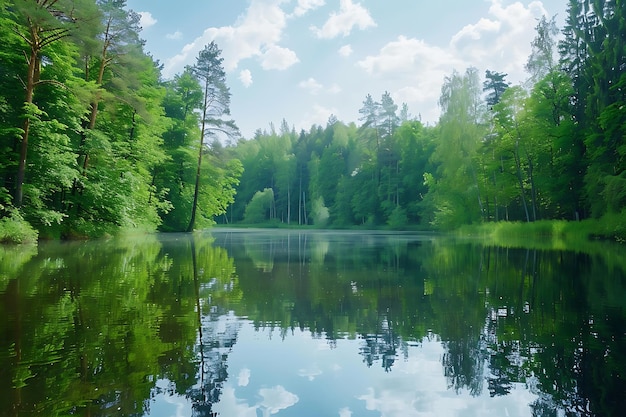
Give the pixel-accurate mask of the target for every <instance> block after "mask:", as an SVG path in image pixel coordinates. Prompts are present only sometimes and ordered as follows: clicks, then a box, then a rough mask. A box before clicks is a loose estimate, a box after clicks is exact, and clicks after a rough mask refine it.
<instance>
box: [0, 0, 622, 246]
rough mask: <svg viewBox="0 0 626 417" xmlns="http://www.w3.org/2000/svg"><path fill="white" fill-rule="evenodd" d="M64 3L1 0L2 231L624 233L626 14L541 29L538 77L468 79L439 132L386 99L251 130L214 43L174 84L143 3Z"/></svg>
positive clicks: (614, 9) (456, 80)
mask: <svg viewBox="0 0 626 417" xmlns="http://www.w3.org/2000/svg"><path fill="white" fill-rule="evenodd" d="M57 3H58V4H56V5H55V6H54V9H52V8H51V7H52V6H50V5H49V2H43V1H38V0H30V1H24V2H15V1H10V0H0V5H1V6H2V10H3V12H4V13H3V15H2V17H1V19H2V21H1V22H0V31H1V35H2V39H3V44H2V46H0V48H1V49H0V51H1V53H0V61H1V66H0V68H1V69H0V71H1V72H2V77H1V78H0V84H1V85H0V87H1V88H0V131H1V136H0V137H1V141H2V144H1V147H0V154H1V155H0V161H1V162H0V179H1V180H2V183H0V220H2V221H1V222H0V228H3V229H6V228H7V227H9V229H6V230H7V231H6V232H2V233H4V234H2V233H0V240H3V241H19V240H21V239H20V237H19V236H20V234H21V233H23V235H24V236H31V237H32V233H31V231H32V230H36V231H37V233H39V237H40V238H42V237H43V238H48V237H51V238H59V237H60V238H82V237H91V236H99V235H103V234H113V233H116V232H118V231H119V230H125V229H136V230H148V231H152V230H162V231H190V230H193V229H194V228H201V227H204V226H206V225H209V224H212V223H214V222H217V223H223V224H229V225H237V224H247V225H269V226H277V225H280V226H287V227H291V226H296V225H297V226H307V227H310V226H313V227H331V228H353V227H365V228H389V229H396V230H407V229H410V230H427V229H428V230H432V229H436V230H446V231H449V230H455V229H458V228H459V227H462V226H465V225H486V226H481V227H482V228H481V229H476V230H482V232H479V233H484V230H492V231H495V232H494V233H512V234H517V233H519V234H521V235H524V234H526V233H527V231H531V233H538V234H539V235H542V234H544V233H548V231H549V233H552V234H556V235H560V234H563V233H565V234H568V235H574V234H578V235H585V236H587V237H588V238H603V239H610V240H618V241H624V239H625V234H626V232H625V231H624V224H626V209H625V207H626V144H625V142H626V141H625V137H626V103H625V101H626V93H625V92H626V71H625V69H626V58H625V57H626V53H624V52H625V49H626V44H624V42H623V36H622V34H623V33H624V31H625V30H626V27H625V26H624V25H625V24H624V22H625V21H626V10H625V8H624V6H623V5H621V3H614V2H597V1H591V0H570V1H569V6H568V16H567V18H566V23H565V26H564V27H563V28H558V27H557V26H556V23H555V20H554V19H550V18H546V17H544V18H542V19H541V20H539V21H538V22H537V26H536V37H535V39H534V40H533V42H532V44H531V54H530V56H529V57H528V60H527V64H526V69H527V72H528V79H527V80H526V81H525V82H523V83H521V84H518V85H511V83H509V82H508V81H507V80H506V77H507V74H505V73H503V72H499V70H500V69H498V68H493V69H490V70H487V71H486V72H485V74H484V76H483V74H482V73H479V71H478V70H477V69H476V68H468V69H466V70H464V71H454V72H453V73H451V74H450V75H449V76H447V77H446V78H445V79H444V80H443V85H442V88H441V96H440V99H439V105H440V108H441V117H440V119H439V122H438V123H437V124H435V125H429V124H425V123H422V121H421V120H420V117H419V115H418V116H412V115H411V114H410V113H409V109H408V107H407V105H406V104H401V105H398V104H396V103H395V102H394V99H393V97H392V94H391V93H389V92H385V93H384V94H382V96H381V97H380V98H379V99H378V98H375V97H373V96H372V95H367V96H366V97H365V99H364V101H363V102H362V103H361V108H360V109H359V114H360V115H361V117H360V119H359V121H358V123H357V122H349V123H346V122H342V121H340V120H338V119H337V118H336V117H335V116H331V117H330V118H329V120H328V122H327V124H326V126H319V125H314V126H312V127H311V128H310V129H309V130H301V131H300V132H297V131H296V130H295V129H294V128H293V127H291V126H290V125H289V123H288V122H287V121H285V120H283V122H282V123H281V124H280V126H279V127H278V128H276V127H274V126H273V125H270V127H269V129H266V130H261V129H259V130H258V131H257V132H256V133H255V135H254V137H253V138H248V139H246V138H240V137H239V133H238V131H237V129H236V124H235V122H234V121H232V120H229V119H228V115H229V100H230V93H229V90H228V87H227V86H226V81H225V73H224V69H223V67H222V60H221V57H220V53H221V51H220V50H219V48H218V46H217V45H216V44H215V43H211V44H210V45H207V47H206V48H205V49H204V50H203V51H202V52H201V53H200V55H199V56H198V59H197V62H196V64H195V65H193V66H190V67H188V68H187V69H186V70H185V71H184V72H183V73H182V74H178V75H176V76H175V77H174V78H173V79H171V80H163V79H162V77H161V74H160V66H159V64H158V63H157V62H154V60H153V59H152V58H151V57H150V56H149V55H148V54H147V53H146V52H145V51H143V42H142V41H141V39H140V37H139V31H140V27H139V24H138V21H139V20H138V16H137V14H135V13H134V12H132V11H128V10H127V9H126V7H125V1H123V0H98V1H94V0H81V1H80V2H73V3H72V6H71V7H70V6H69V3H68V5H67V7H66V6H65V3H64V2H57ZM64 7H65V8H64ZM559 34H560V36H559ZM228 138H230V139H228ZM566 221H569V222H571V223H566ZM503 222H514V223H513V224H510V225H508V226H504V225H503ZM521 223H528V224H531V223H532V224H533V226H530V227H528V226H521ZM3 225H4V226H3ZM7 225H9V226H7ZM22 226H23V227H22ZM10 228H13V229H10ZM505 230H509V231H510V232H505ZM3 236H4V237H3Z"/></svg>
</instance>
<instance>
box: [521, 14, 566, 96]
mask: <svg viewBox="0 0 626 417" xmlns="http://www.w3.org/2000/svg"><path fill="white" fill-rule="evenodd" d="M535 31H536V34H535V38H534V39H533V41H532V42H531V44H530V45H531V52H530V56H529V57H528V61H527V62H526V65H525V69H526V71H528V73H529V74H530V78H529V80H528V81H529V83H530V85H535V84H536V83H537V82H539V80H541V79H542V78H544V77H545V76H546V75H548V73H550V72H552V71H554V70H556V69H557V60H556V58H555V53H556V46H557V39H556V36H557V35H558V34H559V29H558V28H557V26H556V19H555V17H552V18H551V19H550V20H548V19H547V18H546V16H541V19H539V22H538V23H537V26H535Z"/></svg>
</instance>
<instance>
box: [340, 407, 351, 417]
mask: <svg viewBox="0 0 626 417" xmlns="http://www.w3.org/2000/svg"><path fill="white" fill-rule="evenodd" d="M339 417H352V411H350V409H349V408H348V407H344V408H342V409H341V410H339Z"/></svg>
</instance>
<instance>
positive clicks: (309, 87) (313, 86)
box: [298, 77, 342, 96]
mask: <svg viewBox="0 0 626 417" xmlns="http://www.w3.org/2000/svg"><path fill="white" fill-rule="evenodd" d="M298 87H300V88H302V89H304V90H306V91H308V92H309V94H311V95H314V96H315V95H318V94H319V93H320V92H322V91H323V92H326V93H329V94H338V93H340V92H341V91H342V90H341V87H340V86H339V84H337V83H334V84H332V85H331V86H330V87H325V86H324V85H323V84H321V83H319V82H318V81H317V80H316V79H315V78H313V77H310V78H309V79H307V80H304V81H300V82H299V83H298Z"/></svg>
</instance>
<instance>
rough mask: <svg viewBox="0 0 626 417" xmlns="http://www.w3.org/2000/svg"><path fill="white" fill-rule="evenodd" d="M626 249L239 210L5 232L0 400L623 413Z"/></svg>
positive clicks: (102, 406) (1, 403)
mask: <svg viewBox="0 0 626 417" xmlns="http://www.w3.org/2000/svg"><path fill="white" fill-rule="evenodd" d="M624 255H625V253H624V248H622V247H619V246H611V245H600V244H598V245H590V248H589V250H585V251H580V250H579V251H566V250H559V251H551V250H536V249H511V248H508V249H507V248H499V247H489V246H484V245H481V244H479V243H473V242H467V241H466V242H458V241H453V240H450V239H443V238H439V237H435V236H431V235H418V234H408V233H382V232H370V233H365V232H324V231H309V232H300V231H284V230H266V231H263V230H226V229H217V230H213V231H211V232H210V233H206V234H201V235H198V234H196V235H194V236H191V235H182V234H181V235H155V236H145V237H139V238H132V239H131V238H126V239H115V240H109V241H102V242H69V243H58V242H51V243H42V244H40V245H39V247H37V248H31V247H20V248H6V247H5V248H0V318H2V320H1V322H0V415H6V416H26V415H46V416H56V415H59V416H61V415H81V416H108V415H111V416H113V415H115V416H118V415H127V416H189V415H196V416H202V415H205V416H211V415H221V416H255V417H256V416H270V415H277V416H339V417H348V416H355V417H356V416H386V417H387V416H398V417H399V416H403V417H404V416H479V415H481V416H482V415H485V416H487V415H489V416H495V415H497V416H563V415H581V416H582V415H585V416H587V415H597V416H612V415H615V416H618V415H622V414H623V410H624V409H625V408H624V406H625V405H626V399H625V396H624V395H623V394H624V393H625V392H626V360H625V359H624V358H626V273H625V270H626V256H624Z"/></svg>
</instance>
